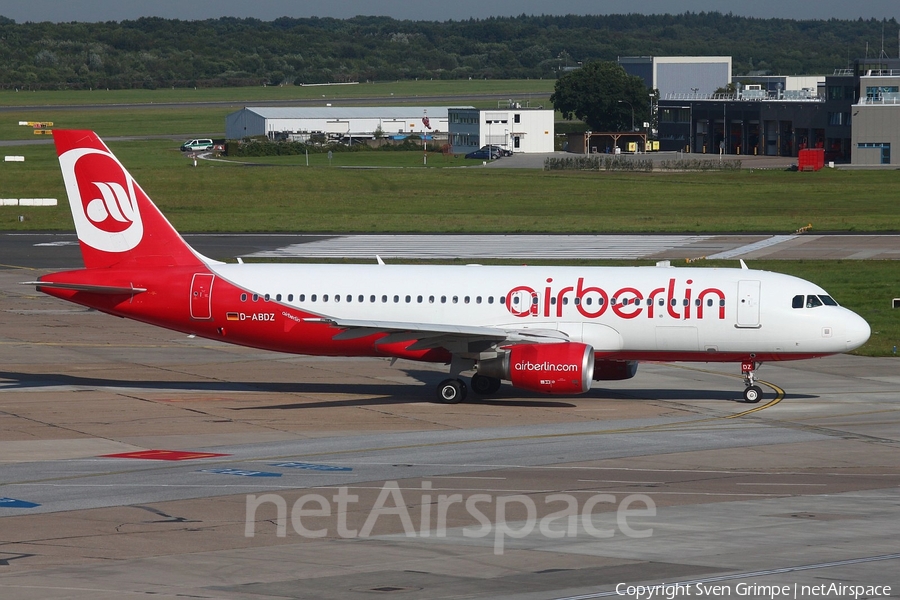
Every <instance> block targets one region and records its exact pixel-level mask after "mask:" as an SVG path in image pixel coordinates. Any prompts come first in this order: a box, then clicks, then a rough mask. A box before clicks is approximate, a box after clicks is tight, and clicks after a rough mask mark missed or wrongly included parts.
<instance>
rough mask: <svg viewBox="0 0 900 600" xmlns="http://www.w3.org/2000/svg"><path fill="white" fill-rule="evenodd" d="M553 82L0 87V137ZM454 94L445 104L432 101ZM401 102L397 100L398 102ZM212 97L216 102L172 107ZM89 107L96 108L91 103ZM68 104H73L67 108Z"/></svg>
mask: <svg viewBox="0 0 900 600" xmlns="http://www.w3.org/2000/svg"><path fill="white" fill-rule="evenodd" d="M553 83H554V82H553V81H552V80H542V79H533V80H525V81H517V80H512V81H510V80H496V81H494V80H473V81H393V82H378V83H360V84H359V85H325V86H274V87H252V88H200V89H185V88H176V89H159V90H93V91H45V92H15V91H9V90H4V91H0V107H2V106H7V107H21V108H12V109H10V110H6V111H3V113H2V114H3V115H4V118H3V119H2V120H0V139H4V140H22V139H28V138H33V137H35V136H34V133H33V132H32V130H31V128H28V127H22V126H19V125H18V122H19V121H43V122H46V121H50V122H52V123H54V126H55V127H60V128H66V129H92V130H94V131H96V132H97V133H99V134H100V135H101V136H122V135H186V136H190V134H193V133H197V134H201V133H205V134H215V133H216V132H219V133H222V134H224V131H225V116H226V115H228V114H229V113H232V112H234V111H237V110H240V109H241V108H243V107H245V106H252V105H253V104H254V103H261V102H273V101H288V100H304V101H309V100H321V102H322V105H324V104H325V103H332V104H334V105H335V106H337V105H340V101H341V100H342V99H343V100H351V101H354V102H355V103H357V104H358V102H359V101H360V100H361V99H369V98H371V99H372V101H371V102H368V103H367V104H370V105H379V104H384V103H391V104H407V105H416V106H418V105H432V104H440V105H442V106H443V105H447V104H462V105H467V106H470V105H471V106H476V107H479V108H490V107H492V106H493V107H496V106H497V100H495V99H488V98H483V96H486V95H488V96H489V95H497V94H501V95H503V97H504V98H508V99H512V100H517V101H521V102H529V103H530V104H531V105H532V106H537V105H539V104H541V105H544V106H548V107H549V106H550V104H549V98H550V94H551V93H552V92H553ZM448 96H455V97H456V99H455V100H453V101H449V100H446V99H443V100H440V101H438V99H441V98H446V97H448ZM400 99H402V100H400ZM202 102H217V103H225V104H224V105H221V106H212V107H210V106H203V105H199V106H172V107H159V106H158V105H159V104H183V103H202ZM94 105H102V106H99V107H95V106H94ZM72 107H76V109H73V108H72Z"/></svg>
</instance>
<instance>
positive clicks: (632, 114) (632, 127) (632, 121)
mask: <svg viewBox="0 0 900 600" xmlns="http://www.w3.org/2000/svg"><path fill="white" fill-rule="evenodd" d="M619 104H627V105H628V106H631V131H634V106H632V104H631V102H629V101H628V100H619Z"/></svg>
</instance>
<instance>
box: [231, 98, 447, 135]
mask: <svg viewBox="0 0 900 600" xmlns="http://www.w3.org/2000/svg"><path fill="white" fill-rule="evenodd" d="M447 111H448V108H447V107H446V106H349V107H348V106H321V107H275V106H261V107H245V108H242V109H241V110H239V111H237V112H233V113H231V114H230V115H228V116H227V117H225V137H227V138H228V139H229V140H239V139H243V138H245V137H252V136H261V135H264V136H266V137H267V138H269V139H272V140H276V139H281V140H285V139H287V140H292V141H299V142H305V141H308V140H309V138H310V137H312V136H321V137H324V138H325V139H331V140H340V139H348V138H360V139H362V138H370V139H371V138H374V137H376V136H377V135H379V133H380V134H382V135H384V136H386V137H387V136H392V135H409V134H413V133H414V134H417V135H431V134H433V133H438V132H441V133H446V132H447Z"/></svg>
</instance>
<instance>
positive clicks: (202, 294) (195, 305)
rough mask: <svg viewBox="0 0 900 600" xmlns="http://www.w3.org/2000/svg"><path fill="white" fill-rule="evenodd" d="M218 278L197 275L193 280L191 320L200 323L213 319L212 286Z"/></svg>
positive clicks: (209, 274) (208, 274)
mask: <svg viewBox="0 0 900 600" xmlns="http://www.w3.org/2000/svg"><path fill="white" fill-rule="evenodd" d="M215 278H216V276H215V275H213V274H212V273H196V274H194V278H193V279H192V280H191V318H192V319H195V320H198V321H208V320H209V319H212V286H213V279H215Z"/></svg>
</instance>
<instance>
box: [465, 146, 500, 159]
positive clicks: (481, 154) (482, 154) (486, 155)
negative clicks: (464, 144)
mask: <svg viewBox="0 0 900 600" xmlns="http://www.w3.org/2000/svg"><path fill="white" fill-rule="evenodd" d="M466 158H480V159H482V160H484V159H490V158H497V157H496V156H491V153H490V152H489V151H487V150H485V149H484V148H481V149H479V150H474V151H472V152H469V153H468V154H466Z"/></svg>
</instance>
